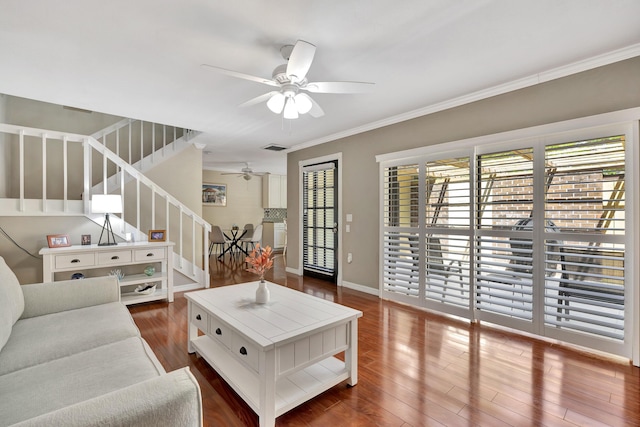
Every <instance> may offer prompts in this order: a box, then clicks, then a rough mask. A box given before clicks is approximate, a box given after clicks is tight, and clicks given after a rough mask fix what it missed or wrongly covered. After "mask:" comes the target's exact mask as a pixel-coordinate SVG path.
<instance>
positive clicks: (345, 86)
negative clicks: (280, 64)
mask: <svg viewBox="0 0 640 427" xmlns="http://www.w3.org/2000/svg"><path fill="white" fill-rule="evenodd" d="M374 85H375V83H367V82H312V83H309V84H307V85H306V86H305V87H303V88H301V89H304V90H308V91H309V92H311V93H367V92H369V91H371V89H372V88H373V86H374Z"/></svg>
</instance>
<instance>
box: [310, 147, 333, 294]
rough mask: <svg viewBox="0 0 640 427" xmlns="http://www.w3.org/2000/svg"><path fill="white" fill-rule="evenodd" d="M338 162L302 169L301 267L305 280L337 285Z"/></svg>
mask: <svg viewBox="0 0 640 427" xmlns="http://www.w3.org/2000/svg"><path fill="white" fill-rule="evenodd" d="M337 169H338V161H337V160H335V161H331V162H326V163H320V164H315V165H308V166H305V167H303V169H302V193H303V196H302V200H303V202H302V203H303V206H302V221H303V222H302V230H303V231H302V235H303V242H302V245H303V256H302V264H303V271H304V275H305V276H314V277H320V278H323V279H326V280H330V281H332V282H334V283H336V282H337V271H338V250H337V249H338V235H337V233H338V222H337V221H338V215H337V213H338V182H337V181H338V179H337V178H338V175H337Z"/></svg>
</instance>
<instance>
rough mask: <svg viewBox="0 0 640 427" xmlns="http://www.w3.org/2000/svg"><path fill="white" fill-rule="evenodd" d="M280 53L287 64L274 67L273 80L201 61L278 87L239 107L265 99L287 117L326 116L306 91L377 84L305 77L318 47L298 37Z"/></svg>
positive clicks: (363, 88) (355, 90)
mask: <svg viewBox="0 0 640 427" xmlns="http://www.w3.org/2000/svg"><path fill="white" fill-rule="evenodd" d="M280 53H281V54H282V57H283V58H284V59H285V60H286V61H287V63H285V64H282V65H279V66H277V67H276V68H275V70H273V73H272V76H271V79H265V78H262V77H256V76H252V75H249V74H245V73H241V72H238V71H232V70H227V69H225V68H220V67H216V66H213V65H208V64H202V67H204V68H208V69H212V70H214V71H217V72H219V73H222V74H226V75H229V76H232V77H236V78H240V79H244V80H249V81H252V82H257V83H262V84H265V85H268V86H272V87H275V88H277V89H276V90H273V91H271V92H268V93H265V94H264V95H260V96H257V97H255V98H253V99H250V100H249V101H247V102H244V103H243V104H240V107H249V106H252V105H256V104H259V103H261V102H266V103H267V107H268V108H269V110H271V111H272V112H274V113H276V114H280V113H283V116H284V118H285V119H297V118H298V116H299V115H300V114H306V113H309V114H310V115H311V116H312V117H322V116H323V115H324V111H323V110H322V108H321V107H320V105H318V103H317V102H316V101H314V100H313V98H311V97H310V96H309V95H308V94H307V93H306V92H311V93H336V94H342V93H364V92H367V91H368V90H369V89H371V88H372V87H373V85H374V83H367V82H310V81H308V80H307V77H306V76H307V72H308V71H309V68H310V67H311V63H312V62H313V57H314V55H315V53H316V47H315V46H314V45H312V44H311V43H309V42H306V41H304V40H298V41H297V42H296V44H295V45H285V46H283V47H282V48H281V49H280Z"/></svg>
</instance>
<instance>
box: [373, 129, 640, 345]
mask: <svg viewBox="0 0 640 427" xmlns="http://www.w3.org/2000/svg"><path fill="white" fill-rule="evenodd" d="M600 132H602V131H600ZM594 133H596V132H595V131H594ZM626 139H627V137H626V136H625V134H623V133H620V134H615V133H608V134H604V135H598V134H597V133H596V134H595V135H594V136H592V137H588V138H576V139H573V140H572V139H568V138H567V137H566V136H564V135H563V136H558V137H546V138H539V139H537V140H529V141H520V142H517V143H516V142H511V143H503V144H500V145H498V144H494V145H492V146H486V147H482V146H478V147H473V148H470V149H465V150H462V151H459V152H457V155H455V156H451V155H449V156H440V157H438V154H432V155H424V156H420V157H415V158H406V157H405V158H403V159H402V160H397V161H388V162H385V163H383V164H382V165H381V175H382V176H381V178H382V179H381V198H382V204H381V208H382V222H383V223H382V229H381V245H382V247H381V262H382V265H381V280H382V284H381V292H382V295H383V297H385V298H388V299H393V300H397V301H401V302H403V303H408V304H412V305H416V306H420V307H425V308H429V309H434V310H438V311H441V312H443V313H449V314H454V315H458V316H462V317H467V318H469V319H474V320H482V321H488V322H491V323H494V324H499V325H503V326H507V327H511V328H516V329H519V330H522V331H526V332H530V333H534V334H539V335H543V336H547V337H551V338H555V339H560V340H564V341H567V342H572V343H576V344H580V345H585V346H589V347H592V348H594V349H598V350H604V351H608V352H611V353H616V354H621V355H626V356H629V354H630V343H631V333H630V332H631V331H632V328H631V325H630V322H631V321H632V318H633V316H632V315H631V314H630V313H632V310H631V308H630V307H629V305H630V304H631V302H632V299H631V298H630V295H631V294H632V288H631V285H630V283H629V280H628V274H627V269H626V267H625V266H626V265H627V262H628V260H627V255H626V252H627V251H625V249H626V247H627V246H628V242H629V235H630V234H629V227H630V226H631V224H630V223H629V222H628V221H626V218H628V215H627V206H629V204H628V202H629V200H628V196H627V193H626V182H627V174H628V172H627V164H628V163H629V161H628V158H629V156H628V152H627V149H626V147H627V141H626ZM463 153H467V155H464V154H463Z"/></svg>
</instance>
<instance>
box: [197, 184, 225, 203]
mask: <svg viewBox="0 0 640 427" xmlns="http://www.w3.org/2000/svg"><path fill="white" fill-rule="evenodd" d="M202 204H204V205H207V206H227V184H207V183H203V184H202Z"/></svg>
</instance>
